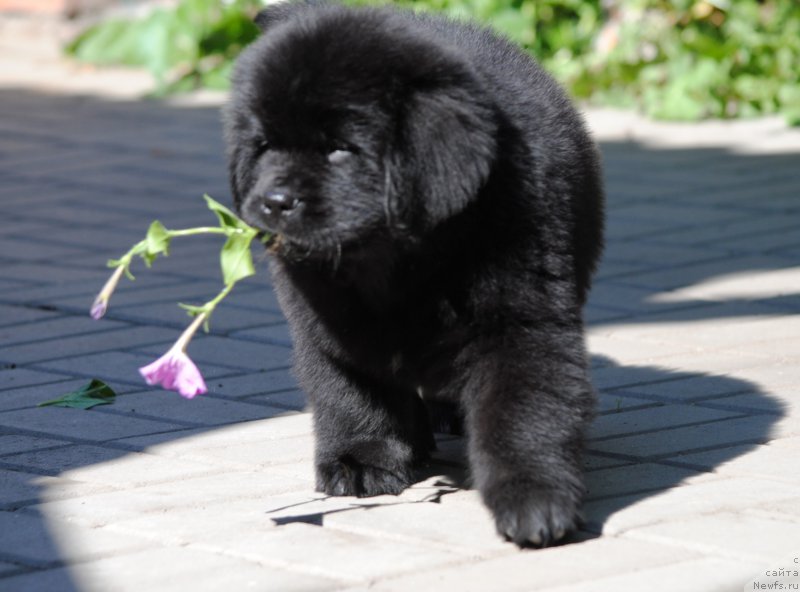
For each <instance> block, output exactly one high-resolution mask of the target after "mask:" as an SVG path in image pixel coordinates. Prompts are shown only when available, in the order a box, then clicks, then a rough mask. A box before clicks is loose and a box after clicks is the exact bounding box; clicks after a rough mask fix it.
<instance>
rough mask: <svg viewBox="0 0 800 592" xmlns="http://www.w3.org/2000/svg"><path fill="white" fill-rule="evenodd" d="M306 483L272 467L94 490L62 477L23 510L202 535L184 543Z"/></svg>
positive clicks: (169, 537)
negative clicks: (39, 500) (36, 500)
mask: <svg viewBox="0 0 800 592" xmlns="http://www.w3.org/2000/svg"><path fill="white" fill-rule="evenodd" d="M307 485H308V482H307V480H304V479H298V478H295V477H293V476H291V475H287V474H286V473H278V472H276V471H229V472H225V473H214V474H211V475H207V476H192V475H182V476H180V477H178V478H176V479H175V480H164V481H163V482H160V483H156V484H152V485H143V486H138V487H134V488H132V487H130V486H126V485H121V488H120V489H116V490H110V489H109V488H108V487H106V488H95V490H94V491H93V490H91V489H90V488H87V487H86V484H85V483H81V482H79V481H66V480H62V481H61V482H59V483H58V484H57V486H56V484H52V485H49V486H47V487H45V486H42V488H41V489H42V492H41V494H40V497H41V503H37V504H34V505H29V506H27V507H26V508H25V509H24V512H26V513H28V514H31V515H36V516H41V517H43V518H45V519H47V520H56V521H65V522H69V523H75V524H81V525H84V526H88V527H98V526H114V528H115V530H117V531H119V532H128V533H131V534H134V535H136V536H137V537H140V538H141V537H144V538H148V539H153V540H158V541H161V542H168V541H173V542H175V540H176V537H179V536H180V533H181V532H184V533H186V532H192V533H199V534H201V535H202V536H200V537H199V538H197V539H187V540H186V541H185V542H189V541H190V540H202V539H205V538H206V537H207V536H208V534H209V533H210V532H216V531H218V530H220V529H223V528H225V529H227V528H234V527H235V525H236V524H238V525H239V526H241V524H242V523H243V522H247V521H250V522H252V523H254V524H255V523H256V522H257V521H258V520H259V519H260V518H262V517H263V516H264V513H265V512H266V511H267V510H268V509H269V508H270V506H271V500H272V499H273V498H275V497H276V496H281V495H284V494H286V493H287V492H295V491H296V492H302V495H304V496H306V497H308V495H309V494H310V492H311V491H312V490H311V488H308V487H307ZM296 497H297V495H296V496H295V498H296ZM295 498H293V499H295ZM229 506H230V510H229ZM193 513H194V514H195V518H192V517H191V516H192V514H193ZM178 517H182V521H179V520H178ZM199 517H202V518H199ZM237 518H238V519H240V521H239V522H237ZM229 521H230V523H229ZM187 536H188V535H187Z"/></svg>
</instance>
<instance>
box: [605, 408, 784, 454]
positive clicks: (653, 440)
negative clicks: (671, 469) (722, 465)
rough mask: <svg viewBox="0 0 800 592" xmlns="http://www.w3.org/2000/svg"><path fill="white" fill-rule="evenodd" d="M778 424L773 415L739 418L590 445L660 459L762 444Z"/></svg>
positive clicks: (607, 451)
mask: <svg viewBox="0 0 800 592" xmlns="http://www.w3.org/2000/svg"><path fill="white" fill-rule="evenodd" d="M777 427H778V425H777V420H776V418H775V417H773V416H768V415H759V416H753V417H741V418H734V419H725V420H722V421H717V422H714V423H708V424H701V425H693V426H685V427H678V428H673V429H669V430H663V431H658V432H653V433H648V434H640V435H635V436H623V437H620V438H613V439H609V440H602V441H596V442H592V445H591V448H592V449H593V450H596V451H599V452H606V453H613V454H623V455H632V456H637V457H640V458H653V457H658V458H663V457H667V456H672V455H675V454H680V453H684V452H688V451H697V452H699V451H701V450H703V449H708V448H714V447H723V446H731V445H734V444H762V443H764V442H767V441H768V440H769V439H770V438H773V437H776V436H777V435H778V434H777V433H775V432H776V428H777Z"/></svg>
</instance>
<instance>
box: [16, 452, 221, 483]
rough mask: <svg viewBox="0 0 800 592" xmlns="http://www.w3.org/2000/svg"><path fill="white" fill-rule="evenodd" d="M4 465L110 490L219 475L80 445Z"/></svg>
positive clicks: (29, 454) (194, 465)
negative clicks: (96, 485)
mask: <svg viewBox="0 0 800 592" xmlns="http://www.w3.org/2000/svg"><path fill="white" fill-rule="evenodd" d="M111 461H113V462H111ZM3 462H4V463H8V464H9V465H14V466H17V467H20V468H22V469H23V470H29V471H32V472H38V473H42V474H47V475H61V476H62V477H64V478H66V479H71V480H74V481H84V482H88V483H97V484H99V485H109V486H112V487H125V486H137V485H146V484H150V483H159V482H164V481H170V480H173V479H185V478H188V477H193V476H198V475H207V474H212V473H213V474H217V473H220V472H221V471H220V469H218V468H215V467H212V466H209V465H205V464H201V463H198V462H194V461H190V460H185V459H184V460H182V461H180V462H178V461H176V460H174V459H171V458H167V457H163V456H156V455H152V454H141V453H136V452H125V451H122V450H115V449H113V448H108V447H100V446H88V445H82V444H78V445H74V446H66V447H64V448H57V449H54V450H46V451H32V452H24V453H21V454H16V455H11V456H7V457H4V458H3Z"/></svg>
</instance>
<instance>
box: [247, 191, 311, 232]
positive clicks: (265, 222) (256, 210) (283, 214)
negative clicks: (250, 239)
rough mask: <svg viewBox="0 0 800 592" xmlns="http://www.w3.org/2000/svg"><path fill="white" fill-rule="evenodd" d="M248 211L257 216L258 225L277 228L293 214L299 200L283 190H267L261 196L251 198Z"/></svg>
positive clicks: (270, 228) (274, 229) (271, 228)
mask: <svg viewBox="0 0 800 592" xmlns="http://www.w3.org/2000/svg"><path fill="white" fill-rule="evenodd" d="M253 202H254V203H252V205H251V206H250V208H248V209H250V213H251V216H252V214H255V217H257V218H258V221H259V223H260V224H259V226H264V227H266V228H267V229H269V230H273V231H276V230H279V229H280V228H281V226H282V223H284V222H285V221H286V219H287V218H289V217H290V216H291V215H292V214H294V213H295V212H296V211H297V209H298V208H299V206H300V200H299V199H297V198H295V197H293V196H292V195H291V194H290V193H288V192H287V191H283V190H278V191H269V192H266V193H265V194H264V195H263V196H260V197H256V198H253Z"/></svg>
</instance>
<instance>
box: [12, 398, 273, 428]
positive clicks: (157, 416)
mask: <svg viewBox="0 0 800 592" xmlns="http://www.w3.org/2000/svg"><path fill="white" fill-rule="evenodd" d="M0 400H2V399H0ZM97 410H98V412H100V413H106V412H107V413H114V414H115V415H117V414H120V413H124V414H129V417H137V418H140V419H153V420H156V421H163V422H175V423H176V424H184V423H186V424H193V425H207V426H215V425H228V424H232V423H238V422H241V421H252V420H256V419H265V418H268V417H274V416H277V415H283V414H285V413H286V409H282V408H275V407H267V406H265V405H259V404H255V403H250V402H242V401H236V400H230V399H222V398H217V397H214V396H210V395H203V396H199V397H195V398H194V399H192V400H187V399H184V398H183V397H179V396H177V395H176V394H175V393H174V392H169V391H162V390H159V389H152V390H148V391H145V392H137V393H130V394H126V395H121V396H119V397H117V398H116V400H115V401H114V405H113V408H112V407H111V406H108V407H106V408H97Z"/></svg>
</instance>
